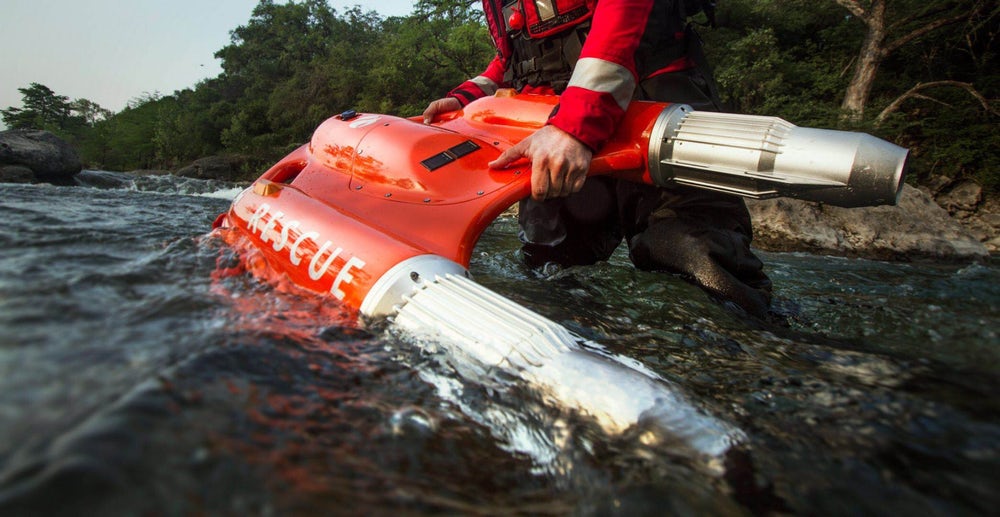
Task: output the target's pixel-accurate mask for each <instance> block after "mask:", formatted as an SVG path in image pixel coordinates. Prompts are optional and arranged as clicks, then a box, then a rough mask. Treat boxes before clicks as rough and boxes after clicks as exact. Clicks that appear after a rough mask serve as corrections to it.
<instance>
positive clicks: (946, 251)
mask: <svg viewBox="0 0 1000 517" xmlns="http://www.w3.org/2000/svg"><path fill="white" fill-rule="evenodd" d="M747 205H748V207H749V208H750V213H751V215H752V216H753V220H754V243H755V245H756V246H758V247H760V248H762V249H766V250H774V251H810V252H818V253H826V254H831V255H843V256H851V257H864V258H873V259H882V260H910V259H917V258H932V259H958V260H969V259H982V258H986V257H988V256H989V251H988V250H987V248H986V247H985V246H984V245H983V243H981V242H980V241H979V239H977V238H976V237H975V236H973V235H972V234H971V233H970V232H969V231H968V230H967V229H965V228H964V227H963V226H962V225H961V224H959V223H958V222H957V221H955V220H954V219H953V218H952V217H951V216H950V215H949V214H948V212H947V211H946V210H945V209H943V208H941V207H940V206H939V205H938V204H937V203H935V202H934V200H933V199H932V198H931V197H930V195H929V194H927V193H925V192H922V191H920V190H918V189H916V188H913V187H911V186H909V185H905V186H904V187H903V193H902V195H901V196H900V199H899V204H898V205H897V206H880V207H868V208H839V207H834V206H828V205H823V204H820V203H813V202H808V201H799V200H796V199H788V198H779V199H767V200H751V201H748V202H747Z"/></svg>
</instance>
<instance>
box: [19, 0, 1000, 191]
mask: <svg viewBox="0 0 1000 517" xmlns="http://www.w3.org/2000/svg"><path fill="white" fill-rule="evenodd" d="M718 4H719V5H718V9H717V13H716V16H715V18H716V24H715V27H708V26H707V21H708V20H707V19H706V18H705V17H704V15H701V16H699V17H698V18H697V19H696V22H699V23H703V24H705V25H706V26H705V27H700V28H699V29H698V30H699V32H700V33H701V35H702V36H703V38H704V40H705V41H706V47H707V53H708V57H709V60H710V61H711V62H712V63H713V65H714V67H715V72H716V76H717V78H718V81H719V84H720V89H721V92H722V94H723V96H724V98H725V100H726V101H727V103H728V104H729V109H731V110H732V111H736V112H742V113H753V114H768V115H776V116H781V117H783V118H786V119H788V120H789V121H791V122H793V123H796V124H799V125H809V126H818V127H835V128H843V129H852V130H861V131H866V132H870V133H873V134H876V135H878V136H881V137H883V138H887V139H889V140H892V141H894V142H896V143H898V144H900V145H904V146H907V147H910V148H912V149H913V153H914V154H913V155H914V157H915V159H914V161H913V167H912V169H911V171H912V175H911V176H912V178H913V179H914V180H918V181H927V180H929V179H930V178H931V177H933V176H935V175H944V176H948V177H951V178H973V179H976V180H977V181H978V182H979V183H980V184H981V185H983V186H984V187H985V188H986V189H987V190H988V191H992V192H994V193H995V192H997V191H1000V153H998V152H997V150H998V149H1000V145H998V144H1000V132H998V131H997V121H998V116H1000V109H998V108H997V104H996V99H997V96H998V90H1000V79H998V78H1000V74H998V72H997V68H998V67H997V64H998V63H997V56H996V51H997V45H996V37H997V30H998V26H1000V23H998V20H1000V8H998V7H997V6H996V4H995V3H993V2H991V1H987V0H964V1H950V0H720V1H719V2H718ZM492 55H493V50H492V48H491V46H490V43H489V37H488V35H487V32H486V29H485V27H484V25H483V20H482V12H481V11H480V9H479V2H478V1H476V0H420V1H419V2H417V3H416V5H415V9H414V12H413V14H412V15H410V16H407V17H391V18H383V17H381V16H379V15H378V14H377V13H375V12H374V11H365V10H363V9H361V8H355V9H351V10H348V11H344V12H341V11H337V10H334V9H332V8H330V7H329V6H328V5H327V4H326V2H324V1H323V0H302V1H290V2H288V3H285V4H277V3H275V2H274V1H272V0H261V2H260V3H259V4H258V6H257V7H256V8H255V10H254V12H253V15H252V17H251V19H250V20H248V21H247V23H246V24H245V25H242V26H240V27H238V28H235V29H234V30H233V31H232V37H231V43H230V44H229V45H228V46H226V47H225V48H222V49H219V51H218V52H217V53H216V57H218V58H219V59H220V60H221V62H222V69H223V71H222V73H221V74H219V76H218V77H215V78H212V79H208V80H206V81H203V82H202V83H199V84H198V85H197V86H195V87H194V88H192V89H188V90H183V91H178V92H174V93H173V94H171V95H160V94H148V93H147V94H143V95H142V96H140V97H137V98H135V99H133V101H132V102H131V103H130V104H129V106H128V107H127V108H126V109H125V110H123V111H121V112H119V113H110V112H107V110H103V109H101V108H100V106H97V105H95V104H94V103H92V102H90V101H87V100H86V99H78V100H75V101H70V100H69V99H68V98H67V97H64V96H61V95H59V94H57V93H56V92H52V91H51V90H49V89H48V88H47V87H45V86H44V85H39V84H31V85H26V87H25V88H24V89H22V90H21V91H22V94H23V95H24V105H23V106H22V107H20V108H18V107H10V108H8V109H6V110H3V118H4V121H5V122H6V123H7V125H8V126H9V127H12V128H23V127H33V128H43V129H49V130H52V131H54V132H56V133H57V134H60V135H61V136H64V137H66V138H68V139H70V140H71V141H72V142H74V143H75V144H76V146H77V147H78V149H80V152H81V154H82V156H83V158H84V161H85V162H86V163H87V165H88V166H90V167H95V168H104V169H111V170H133V169H149V168H158V169H174V168H177V167H180V166H183V165H186V164H187V163H190V162H191V161H192V160H194V159H197V158H200V157H204V156H209V155H216V154H226V155H233V156H238V157H240V158H241V159H242V160H243V162H244V163H245V167H246V169H247V170H246V173H247V176H248V177H251V176H255V175H256V174H257V173H259V172H260V170H261V168H263V167H266V166H267V165H268V164H270V163H271V162H273V161H274V160H276V159H277V158H279V157H280V156H282V155H284V154H285V153H287V152H288V151H289V150H291V149H292V148H294V147H295V146H297V145H299V144H301V143H302V142H303V141H305V140H306V139H307V138H308V137H309V135H310V133H311V132H312V130H313V128H314V127H315V126H316V125H317V124H319V123H320V122H321V121H322V120H324V119H325V118H327V117H329V116H331V115H333V114H336V113H339V112H341V111H343V110H345V109H357V110H359V111H373V112H381V113H391V114H397V115H407V116H409V115H415V114H418V113H420V112H421V111H422V110H423V108H424V106H425V105H426V104H427V102H429V101H430V100H433V99H435V98H438V97H439V96H440V95H441V94H443V93H444V92H446V91H448V90H449V89H451V88H452V87H453V86H455V85H457V84H458V83H459V82H461V81H462V80H464V79H466V78H468V77H472V76H474V75H476V74H477V73H478V72H480V71H481V70H482V69H483V68H484V67H485V65H486V63H487V62H488V60H489V59H490V58H491V57H492Z"/></svg>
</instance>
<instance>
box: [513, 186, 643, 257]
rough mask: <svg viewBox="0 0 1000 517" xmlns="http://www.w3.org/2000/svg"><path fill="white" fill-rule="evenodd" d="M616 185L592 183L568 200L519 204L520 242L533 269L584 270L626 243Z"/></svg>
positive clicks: (528, 201) (524, 201)
mask: <svg viewBox="0 0 1000 517" xmlns="http://www.w3.org/2000/svg"><path fill="white" fill-rule="evenodd" d="M615 197H616V195H615V187H614V181H613V180H611V179H610V178H602V177H596V178H588V179H587V181H586V183H584V185H583V189H582V190H581V191H580V192H577V193H576V194H573V195H572V196H570V197H568V198H560V199H551V200H547V201H535V200H533V199H531V198H528V199H524V200H522V201H521V203H520V206H519V207H518V208H519V211H518V223H519V225H520V227H521V230H520V232H519V233H518V237H519V238H520V240H521V243H522V244H523V245H522V247H521V252H522V253H523V255H524V260H525V262H526V263H527V265H528V266H529V267H532V268H536V267H541V266H544V265H545V264H547V263H550V262H551V263H555V264H559V265H560V266H581V265H589V264H594V263H596V262H599V261H602V260H607V259H608V258H609V257H610V256H611V254H612V253H613V252H614V251H615V248H617V247H618V245H619V244H620V243H621V241H622V236H623V234H622V231H621V229H620V228H619V227H618V217H617V207H616V199H615Z"/></svg>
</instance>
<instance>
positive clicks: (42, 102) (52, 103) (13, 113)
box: [2, 83, 73, 131]
mask: <svg viewBox="0 0 1000 517" xmlns="http://www.w3.org/2000/svg"><path fill="white" fill-rule="evenodd" d="M17 91H19V92H21V103H22V105H23V107H22V108H14V107H9V108H7V109H5V110H2V113H3V121H4V123H5V124H7V127H9V128H11V129H45V130H50V131H51V130H61V129H65V128H66V127H67V126H68V125H70V119H71V117H72V111H73V109H72V105H71V104H70V102H69V97H66V96H65V95H56V93H55V92H54V91H52V89H50V88H49V87H48V86H45V85H42V84H38V83H31V85H30V86H28V87H27V88H18V89H17Z"/></svg>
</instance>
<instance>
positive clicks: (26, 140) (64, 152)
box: [0, 129, 83, 185]
mask: <svg viewBox="0 0 1000 517" xmlns="http://www.w3.org/2000/svg"><path fill="white" fill-rule="evenodd" d="M0 166H4V167H3V169H4V171H3V173H4V177H5V178H7V177H8V176H10V175H13V176H11V177H12V178H13V179H14V180H15V181H19V182H22V183H24V182H39V181H41V182H48V183H55V184H60V185H72V184H73V175H74V174H76V173H78V172H80V170H81V169H83V165H82V164H81V162H80V155H79V154H77V152H76V150H75V149H73V148H72V147H71V146H70V145H69V143H67V142H66V141H64V140H63V139H61V138H59V137H57V136H56V135H54V134H52V133H50V132H48V131H39V130H34V129H12V130H9V131H0ZM11 166H14V168H13V169H12V168H11ZM24 169H28V170H30V171H31V173H32V175H33V178H31V179H28V178H27V177H26V174H25V171H24ZM5 181H6V180H5Z"/></svg>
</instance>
